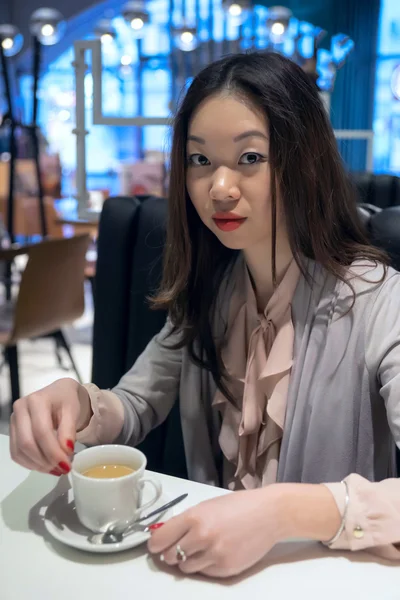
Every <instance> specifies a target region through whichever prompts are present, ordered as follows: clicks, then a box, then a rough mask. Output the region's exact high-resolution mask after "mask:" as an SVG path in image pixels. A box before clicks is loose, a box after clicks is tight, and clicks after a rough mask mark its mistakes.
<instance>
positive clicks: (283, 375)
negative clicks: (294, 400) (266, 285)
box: [213, 260, 300, 489]
mask: <svg viewBox="0 0 400 600" xmlns="http://www.w3.org/2000/svg"><path fill="white" fill-rule="evenodd" d="M243 267H244V268H243V271H242V274H241V276H242V278H243V279H242V281H241V282H240V281H239V282H238V284H239V285H236V286H235V293H234V295H233V297H232V299H231V304H230V312H229V322H228V331H227V341H226V344H225V346H224V348H223V350H222V360H223V362H224V365H225V369H226V371H227V373H228V375H229V376H230V379H229V381H228V388H229V391H230V392H231V395H232V396H233V398H234V399H235V404H232V402H230V401H228V400H227V399H226V398H225V396H224V395H223V394H222V393H221V392H220V391H219V390H217V392H216V395H215V397H214V403H213V404H214V406H218V408H219V409H220V411H221V414H222V426H221V431H220V436H219V443H220V447H221V449H222V452H223V454H224V456H225V458H226V459H227V460H228V461H229V463H231V465H233V467H234V469H235V470H234V475H233V477H229V476H228V477H225V479H228V481H226V482H225V483H226V485H227V486H228V487H229V488H230V489H238V488H240V487H244V488H245V489H253V488H258V487H261V486H264V485H266V484H268V483H273V482H274V481H276V477H277V468H278V459H279V450H280V444H281V439H282V435H283V426H284V422H285V413H286V401H287V393H288V386H289V378H290V371H291V367H292V364H293V344H294V328H293V323H292V312H291V302H292V298H293V295H294V292H295V290H296V286H297V282H298V279H299V276H300V270H299V267H298V265H297V263H296V261H295V260H292V262H291V263H290V265H289V267H288V269H287V271H286V273H285V275H284V277H283V279H282V281H281V283H280V284H279V286H278V287H277V289H276V290H275V292H274V294H273V295H272V297H271V299H270V300H269V302H268V304H267V306H266V308H265V310H264V312H263V313H262V314H259V313H258V311H257V301H256V297H255V293H254V290H253V287H252V283H251V280H250V276H249V273H248V270H247V267H246V265H245V263H243Z"/></svg>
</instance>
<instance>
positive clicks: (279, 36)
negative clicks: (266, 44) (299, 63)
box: [267, 6, 293, 44]
mask: <svg viewBox="0 0 400 600" xmlns="http://www.w3.org/2000/svg"><path fill="white" fill-rule="evenodd" d="M292 15H293V13H292V11H291V10H290V9H289V8H285V7H284V6H272V7H271V8H270V9H269V10H268V18H267V30H268V36H269V38H270V40H271V41H272V42H273V43H274V44H279V43H282V42H283V41H284V38H285V36H286V34H287V32H288V29H289V22H290V19H291V18H292Z"/></svg>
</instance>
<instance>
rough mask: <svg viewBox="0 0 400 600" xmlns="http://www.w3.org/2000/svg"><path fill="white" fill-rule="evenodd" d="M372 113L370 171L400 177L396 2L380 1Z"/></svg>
mask: <svg viewBox="0 0 400 600" xmlns="http://www.w3.org/2000/svg"><path fill="white" fill-rule="evenodd" d="M377 54H378V59H377V69H376V86H375V112H374V126H373V127H374V133H375V138H374V171H376V172H378V173H394V174H396V175H400V2H399V1H398V0H382V5H381V17H380V24H379V35H378V48H377Z"/></svg>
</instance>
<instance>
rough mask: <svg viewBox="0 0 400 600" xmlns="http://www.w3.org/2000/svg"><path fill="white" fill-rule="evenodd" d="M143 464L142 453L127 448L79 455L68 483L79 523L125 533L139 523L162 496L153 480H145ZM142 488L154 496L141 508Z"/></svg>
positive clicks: (106, 448)
mask: <svg viewBox="0 0 400 600" xmlns="http://www.w3.org/2000/svg"><path fill="white" fill-rule="evenodd" d="M146 464H147V460H146V457H145V455H144V454H143V452H140V450H137V449H136V448H131V447H129V446H120V445H116V444H114V445H105V446H94V447H93V448H87V449H86V450H82V451H81V452H78V453H77V454H76V455H75V457H74V460H73V463H72V470H71V472H70V474H69V479H70V482H71V485H72V489H73V492H74V500H75V507H76V512H77V515H78V518H79V520H80V521H81V523H82V524H83V525H85V527H87V528H88V529H90V530H91V531H94V532H104V531H106V530H107V529H108V528H109V527H111V526H113V527H118V529H124V528H125V527H128V526H129V525H130V524H131V523H133V522H134V521H135V520H136V519H138V518H139V517H140V514H141V512H142V511H144V510H147V509H148V508H149V507H150V506H152V505H153V504H154V503H155V502H156V501H157V500H158V499H159V498H160V496H161V493H162V489H161V484H160V483H159V482H158V481H157V480H156V479H154V478H151V479H150V478H145V477H144V471H145V468H146ZM145 485H150V486H152V487H153V488H154V495H153V497H152V498H151V499H150V500H149V501H148V502H145V503H144V504H143V503H142V492H143V488H144V486H145Z"/></svg>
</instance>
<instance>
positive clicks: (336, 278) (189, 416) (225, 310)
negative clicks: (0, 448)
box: [11, 53, 400, 577]
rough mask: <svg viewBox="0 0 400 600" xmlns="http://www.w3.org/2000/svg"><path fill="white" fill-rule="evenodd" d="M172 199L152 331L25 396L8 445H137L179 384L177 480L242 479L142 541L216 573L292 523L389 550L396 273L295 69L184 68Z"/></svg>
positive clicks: (315, 534) (399, 418)
mask: <svg viewBox="0 0 400 600" xmlns="http://www.w3.org/2000/svg"><path fill="white" fill-rule="evenodd" d="M169 203H170V204H169V209H170V210H169V224H168V239H167V244H166V251H165V263H164V277H163V281H162V285H161V289H160V291H159V294H158V295H157V297H156V298H155V299H154V300H153V302H154V305H155V306H156V307H164V308H167V309H168V311H169V320H168V322H167V324H166V326H165V328H164V329H163V330H162V331H161V333H160V334H159V335H158V336H156V337H155V338H154V339H153V340H152V341H151V342H150V344H149V346H148V347H147V349H146V350H145V352H144V353H143V354H142V356H141V357H140V358H139V359H138V361H137V362H136V364H135V365H134V366H133V367H132V369H131V370H130V371H129V372H128V373H127V374H126V375H125V376H124V377H123V378H122V379H121V381H120V382H119V384H118V385H117V386H116V387H115V388H114V389H113V390H111V391H104V390H103V391H102V390H99V389H97V388H96V387H95V386H94V385H88V386H80V385H79V384H77V383H76V382H74V381H72V380H69V379H63V380H60V381H58V382H56V383H54V384H52V385H50V386H49V387H47V388H45V389H43V390H41V391H39V392H37V393H35V394H32V395H31V396H28V397H25V398H22V399H20V400H18V402H17V403H16V404H15V407H14V413H13V415H12V418H11V453H12V456H13V458H14V459H15V460H16V461H17V462H19V463H20V464H22V465H24V466H26V467H28V468H31V469H37V470H39V471H43V472H51V473H53V474H55V475H58V474H60V473H61V472H67V471H68V470H69V468H70V457H71V453H72V451H73V448H74V441H75V439H78V440H80V441H82V442H84V443H87V444H98V443H107V442H114V441H116V442H118V443H125V444H131V445H135V444H137V443H139V442H140V440H142V439H143V438H144V437H145V436H146V434H147V433H148V432H149V431H150V430H151V429H152V428H153V427H156V426H157V425H158V424H159V423H161V422H162V421H163V420H164V419H165V418H166V417H167V415H168V413H169V411H170V410H171V407H172V405H173V403H174V402H175V399H176V397H177V395H178V392H179V396H180V399H181V418H182V427H183V435H184V442H185V450H186V460H187V464H188V470H189V475H190V477H191V478H192V479H194V480H197V481H201V482H205V483H211V484H215V485H219V484H221V485H225V486H226V487H228V488H230V489H235V490H238V491H237V492H236V493H235V494H232V495H227V496H224V497H221V498H218V499H215V500H212V501H209V502H205V503H202V504H200V505H199V506H197V507H195V508H193V509H191V510H189V511H187V512H186V513H184V514H182V515H180V516H178V517H176V518H174V519H172V520H171V521H170V522H168V523H167V524H166V525H165V526H164V527H163V528H161V529H160V530H158V531H157V532H155V534H154V535H153V536H152V539H151V541H150V542H149V549H150V551H151V552H152V553H155V554H157V555H160V556H161V559H162V560H165V561H166V562H167V563H168V564H179V566H180V568H181V570H182V571H184V572H186V573H192V572H202V573H205V574H207V575H211V576H219V577H223V576H228V575H232V574H236V573H239V572H241V571H243V570H245V569H247V568H248V567H250V566H251V565H253V564H255V563H256V562H257V561H258V560H260V559H261V558H262V557H263V556H264V555H265V554H266V553H267V552H268V551H269V550H270V548H272V546H273V545H274V544H275V543H277V542H278V541H279V540H282V539H285V538H287V537H308V538H312V539H316V540H320V541H322V542H325V543H327V544H328V545H329V546H330V547H331V548H349V549H352V550H357V549H362V548H373V549H374V551H375V552H379V553H380V554H383V555H385V556H387V557H391V558H393V559H398V558H399V557H400V547H399V548H397V547H396V544H397V543H400V503H399V502H398V501H397V496H398V495H399V494H400V483H399V481H398V480H396V479H394V478H390V477H393V476H394V474H395V464H394V448H395V444H394V441H396V442H397V444H400V317H399V311H398V299H399V298H400V278H399V275H398V274H397V273H396V272H395V271H393V270H392V269H390V268H388V267H386V266H385V255H383V254H382V253H380V252H379V251H378V250H377V249H374V248H373V247H371V246H370V245H369V244H368V241H367V239H366V237H365V235H364V232H363V230H362V227H361V225H360V223H359V220H358V217H357V210H356V203H355V200H354V196H353V192H352V190H351V188H350V186H349V183H348V181H347V178H346V175H345V173H344V170H343V167H342V164H341V160H340V157H339V155H338V152H337V149H336V144H335V139H334V136H333V133H332V129H331V127H330V125H329V122H328V118H327V116H326V114H325V111H324V108H323V105H322V103H321V101H320V99H319V97H318V93H317V91H316V90H315V87H314V86H313V85H312V84H311V83H310V82H309V80H308V78H307V76H306V75H305V74H304V73H303V72H302V71H301V69H300V68H299V67H297V66H296V65H295V64H294V63H292V62H291V61H289V60H287V59H285V58H283V57H281V56H279V55H276V54H259V53H257V54H247V55H237V56H232V57H227V58H224V59H222V60H220V61H218V62H216V63H214V64H212V65H210V66H209V67H207V68H206V69H204V70H203V71H202V72H201V73H200V74H199V75H198V76H197V77H196V78H195V79H194V81H193V83H192V85H191V86H190V88H189V90H188V92H187V95H186V97H185V99H184V100H183V103H182V106H181V107H180V110H179V112H178V114H177V117H176V120H175V126H174V137H173V147H172V162H171V180H170V199H169ZM54 432H55V433H54ZM387 477H389V479H386V478H387ZM377 482H379V483H377Z"/></svg>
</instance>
